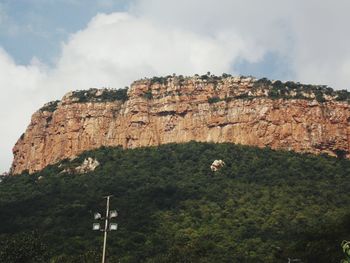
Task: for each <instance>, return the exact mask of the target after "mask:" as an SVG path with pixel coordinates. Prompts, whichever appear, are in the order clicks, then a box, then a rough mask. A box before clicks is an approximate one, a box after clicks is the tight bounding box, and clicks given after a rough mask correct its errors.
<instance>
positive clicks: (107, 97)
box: [72, 87, 128, 102]
mask: <svg viewBox="0 0 350 263" xmlns="http://www.w3.org/2000/svg"><path fill="white" fill-rule="evenodd" d="M98 91H99V90H98V89H89V90H78V91H73V94H72V96H73V97H75V98H77V99H78V102H96V101H102V102H109V101H116V100H120V101H123V102H124V101H126V100H128V95H127V93H128V87H125V88H123V89H104V90H103V92H102V94H101V95H99V96H97V95H96V94H97V92H98Z"/></svg>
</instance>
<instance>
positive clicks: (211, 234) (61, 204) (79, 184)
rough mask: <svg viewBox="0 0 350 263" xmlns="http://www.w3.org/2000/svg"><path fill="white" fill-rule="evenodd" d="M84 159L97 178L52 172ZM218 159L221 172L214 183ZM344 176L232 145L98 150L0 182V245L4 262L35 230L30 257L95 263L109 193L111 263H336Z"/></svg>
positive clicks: (347, 220)
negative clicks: (113, 213)
mask: <svg viewBox="0 0 350 263" xmlns="http://www.w3.org/2000/svg"><path fill="white" fill-rule="evenodd" d="M88 156H89V157H93V158H96V159H97V160H98V161H99V162H100V163H101V165H100V166H99V167H98V168H97V169H96V170H95V171H94V172H90V173H87V174H84V175H78V174H66V173H64V172H63V173H60V172H61V171H62V170H63V169H65V168H68V167H74V166H76V165H78V164H80V163H81V162H82V161H83V160H84V159H85V158H86V157H88ZM215 159H222V160H224V161H225V163H226V166H225V167H224V168H223V169H221V170H220V171H219V172H216V173H213V172H211V170H210V168H209V167H210V165H211V163H212V162H213V161H214V160H215ZM349 175H350V161H349V160H344V159H336V158H331V157H327V156H318V157H316V156H310V155H301V154H295V153H292V152H283V151H273V150H270V149H258V148H254V147H244V146H237V145H232V144H206V143H194V142H191V143H187V144H178V145H175V144H169V145H163V146H160V147H158V148H156V147H154V148H139V149H133V150H123V149H121V148H101V149H99V150H95V151H91V152H86V153H84V154H83V155H81V156H80V157H79V158H77V159H75V160H73V161H71V162H69V161H64V162H62V163H61V164H60V165H55V166H50V167H48V168H46V169H45V170H43V171H42V172H40V173H37V174H34V175H26V174H23V175H20V176H14V177H9V178H6V179H4V180H3V181H2V182H1V183H0V212H1V213H0V221H1V224H0V240H3V241H4V242H7V244H8V243H10V244H12V250H10V249H8V250H6V251H5V250H4V248H3V247H1V248H0V251H1V253H2V254H0V255H2V256H3V258H4V257H6V256H7V257H8V259H6V260H7V261H6V260H5V261H4V259H3V258H2V260H3V261H1V262H13V259H11V255H12V256H13V250H15V249H18V251H22V250H19V249H20V246H22V245H23V242H24V241H22V243H21V242H19V243H16V242H14V241H13V239H16V238H18V237H20V236H21V235H22V233H27V232H28V231H34V230H35V231H36V233H37V236H33V237H32V239H31V240H29V241H26V242H29V243H30V244H34V245H31V246H30V247H33V248H35V247H37V250H38V251H37V252H36V253H35V251H34V252H31V253H33V254H34V255H37V254H40V251H41V249H42V246H43V245H45V246H46V247H47V248H48V249H47V251H48V253H49V254H50V258H51V261H47V262H56V263H58V262H98V258H99V257H100V250H101V242H102V235H101V234H100V233H96V232H93V231H92V230H91V227H92V222H93V220H92V215H93V212H94V211H101V212H102V211H103V209H104V204H105V201H104V200H103V199H102V197H103V196H104V195H106V194H113V195H114V197H113V199H112V202H111V207H112V208H116V209H117V210H118V211H119V218H118V220H117V221H118V223H119V230H118V231H117V232H111V233H110V235H109V238H108V242H109V247H108V255H109V259H110V261H109V262H110V263H112V262H135V263H136V262H148V263H150V262H170V263H171V262H210V263H212V262H240V263H241V262H254V263H256V262H288V258H294V259H295V258H299V259H302V262H312V263H314V262H318V263H332V262H337V263H338V262H339V261H340V260H341V259H343V258H344V254H343V252H342V249H341V247H340V244H341V242H342V240H348V239H349V237H350V216H349V215H350V206H349V204H350V195H349V192H350V184H349ZM39 176H42V177H41V178H42V179H39ZM16 244H18V245H16ZM38 244H39V245H38ZM17 246H19V247H17ZM4 251H5V252H4ZM11 260H12V261H11ZM16 262H31V261H16ZM38 262H40V261H38Z"/></svg>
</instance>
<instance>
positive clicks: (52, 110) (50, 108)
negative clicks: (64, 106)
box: [40, 100, 60, 112]
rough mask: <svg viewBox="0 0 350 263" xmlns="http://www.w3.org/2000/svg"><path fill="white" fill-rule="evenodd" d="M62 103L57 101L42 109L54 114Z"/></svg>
mask: <svg viewBox="0 0 350 263" xmlns="http://www.w3.org/2000/svg"><path fill="white" fill-rule="evenodd" d="M59 102H60V101H59V100H55V101H51V102H49V103H47V104H46V105H45V106H43V107H41V109H40V110H41V111H49V112H54V111H55V110H56V109H57V105H58V103H59Z"/></svg>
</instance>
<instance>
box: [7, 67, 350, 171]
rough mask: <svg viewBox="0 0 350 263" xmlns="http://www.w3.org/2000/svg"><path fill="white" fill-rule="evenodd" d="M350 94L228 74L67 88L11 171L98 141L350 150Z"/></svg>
mask: <svg viewBox="0 0 350 263" xmlns="http://www.w3.org/2000/svg"><path fill="white" fill-rule="evenodd" d="M349 98H350V96H349V92H347V91H333V90H332V89H330V88H327V87H324V86H312V85H302V84H299V83H294V82H285V83H283V82H280V81H269V80H267V79H260V80H257V79H254V78H251V77H232V76H230V75H226V74H224V75H223V76H222V77H216V76H212V75H203V76H198V75H196V76H194V77H182V76H168V77H165V78H152V79H143V80H139V81H136V82H134V83H133V84H132V85H131V87H130V88H129V89H122V90H111V89H90V90H87V91H75V92H70V93H68V94H66V95H65V96H64V97H63V98H62V100H61V101H55V102H51V103H48V104H46V105H45V106H44V107H43V108H41V109H40V110H38V111H37V112H35V113H34V115H33V116H32V119H31V122H30V124H29V126H28V128H27V130H26V132H25V133H24V134H23V135H22V136H21V138H20V139H19V140H18V142H17V143H16V145H15V146H14V148H13V153H14V161H13V165H12V169H11V173H12V174H19V173H21V172H23V171H25V170H28V171H29V172H30V173H33V172H35V171H38V170H41V169H43V168H44V167H45V166H47V165H49V164H53V163H55V162H57V161H59V160H62V159H65V158H72V157H74V156H76V155H78V154H80V153H82V152H83V151H86V150H90V149H94V148H98V147H100V146H118V145H120V146H122V147H125V148H133V147H140V146H154V145H160V144H165V143H173V142H176V143H180V142H187V141H191V140H195V141H203V142H218V143H220V142H232V143H239V144H245V145H254V146H259V147H265V146H268V147H271V148H273V149H285V150H293V151H296V152H308V153H314V154H320V153H326V154H329V155H332V156H337V155H338V156H339V157H345V158H350V125H349V122H350V111H349Z"/></svg>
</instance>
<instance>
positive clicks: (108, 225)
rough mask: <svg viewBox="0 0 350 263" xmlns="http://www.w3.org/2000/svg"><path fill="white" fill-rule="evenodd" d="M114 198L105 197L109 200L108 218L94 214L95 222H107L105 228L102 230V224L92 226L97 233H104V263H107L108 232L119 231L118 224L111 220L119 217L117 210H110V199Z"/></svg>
mask: <svg viewBox="0 0 350 263" xmlns="http://www.w3.org/2000/svg"><path fill="white" fill-rule="evenodd" d="M111 197H112V195H108V196H105V197H104V198H106V199H107V204H106V216H105V217H102V216H101V214H100V213H95V214H94V219H95V220H103V219H104V220H105V225H104V228H103V229H101V224H100V223H93V225H92V230H95V231H102V232H104V236H103V250H102V263H105V261H106V247H107V232H109V231H115V230H117V229H118V224H117V223H112V222H110V220H111V219H112V218H116V217H117V216H118V212H117V211H116V210H111V211H110V210H109V199H110V198H111Z"/></svg>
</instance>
